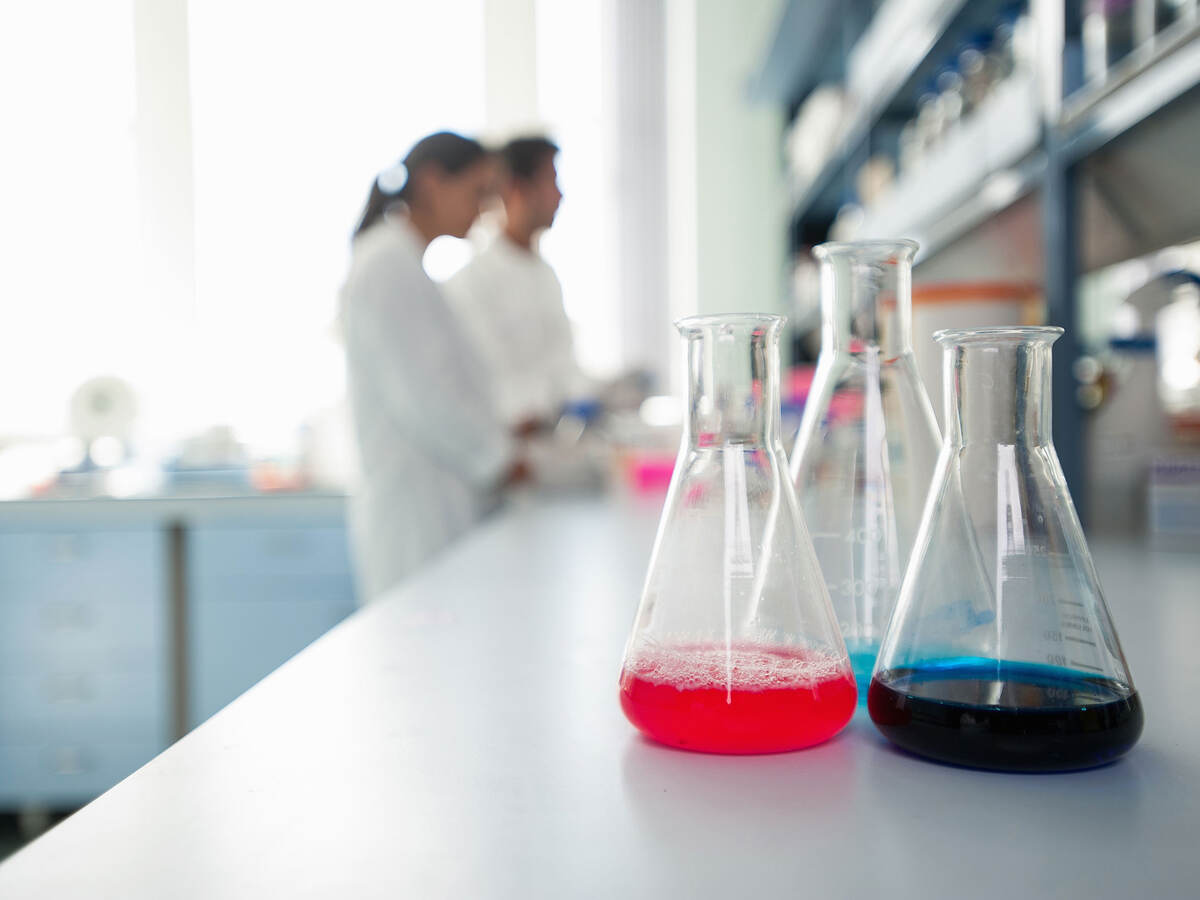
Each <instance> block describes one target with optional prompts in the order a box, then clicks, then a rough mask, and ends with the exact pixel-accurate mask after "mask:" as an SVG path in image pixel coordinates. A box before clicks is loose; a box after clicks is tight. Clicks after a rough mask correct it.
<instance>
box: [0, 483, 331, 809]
mask: <svg viewBox="0 0 1200 900" xmlns="http://www.w3.org/2000/svg"><path fill="white" fill-rule="evenodd" d="M344 502H345V501H344V498H342V497H340V496H337V495H278V496H262V495H260V496H242V497H203V498H152V499H129V500H115V499H89V500H38V501H28V502H26V501H17V502H6V503H2V504H0V809H18V808H20V809H27V808H70V807H74V806H79V805H82V804H83V803H86V802H87V801H89V800H91V799H92V798H94V797H96V796H97V795H99V794H100V793H102V792H103V791H105V790H107V789H108V788H109V787H111V786H112V785H114V784H116V783H117V782H118V781H120V780H121V779H122V778H124V777H125V776H126V775H128V774H129V773H130V772H132V771H134V770H135V769H137V768H138V767H139V766H141V765H142V764H144V763H145V762H146V761H147V760H149V759H151V758H153V757H154V756H155V754H157V753H159V752H160V751H161V750H163V749H164V748H165V747H167V746H168V745H169V744H170V743H171V742H172V741H173V740H175V739H176V738H178V737H180V736H181V735H182V734H183V733H184V732H185V731H187V730H188V729H190V728H191V727H194V726H195V725H197V724H199V723H200V722H202V721H204V719H206V718H208V717H209V716H210V715H212V714H213V713H214V712H216V711H217V710H218V709H220V708H221V707H222V706H224V705H225V704H226V703H228V702H229V701H230V700H232V699H234V698H235V697H236V696H238V695H239V694H240V693H242V692H243V691H244V690H246V688H248V687H250V686H251V685H252V684H254V683H255V682H256V681H258V680H259V679H260V678H262V677H263V676H264V675H266V674H267V673H269V672H270V671H271V670H273V669H275V668H276V667H278V666H279V665H280V664H281V663H283V662H284V661H285V660H286V659H287V658H288V657H290V656H291V655H293V654H294V653H295V652H296V651H298V650H300V649H301V648H302V647H304V646H305V645H307V644H308V643H309V642H311V641H312V640H313V639H314V638H316V637H317V636H319V635H320V634H322V633H324V632H325V631H327V630H328V629H329V628H331V627H332V626H333V625H335V624H336V623H337V622H339V621H340V620H341V619H343V618H345V616H347V615H348V614H349V613H350V612H351V611H352V610H353V609H354V606H355V602H354V592H353V582H352V575H351V569H350V561H349V557H348V550H347V538H346V532H345V525H344V522H343V518H344V516H343V507H344Z"/></svg>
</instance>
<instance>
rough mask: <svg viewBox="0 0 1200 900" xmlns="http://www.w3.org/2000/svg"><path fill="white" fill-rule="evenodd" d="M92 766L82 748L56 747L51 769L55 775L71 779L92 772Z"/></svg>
mask: <svg viewBox="0 0 1200 900" xmlns="http://www.w3.org/2000/svg"><path fill="white" fill-rule="evenodd" d="M91 768H92V765H91V763H90V761H89V760H88V758H87V754H86V753H84V751H83V748H82V747H56V748H55V749H54V757H53V759H52V761H51V764H50V769H51V771H52V772H53V773H54V774H55V775H62V776H64V777H69V776H72V775H82V774H84V773H85V772H86V771H88V770H90V769H91Z"/></svg>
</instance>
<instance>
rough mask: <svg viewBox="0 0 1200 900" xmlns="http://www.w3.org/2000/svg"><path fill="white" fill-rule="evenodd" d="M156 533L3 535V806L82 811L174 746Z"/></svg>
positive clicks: (161, 554) (146, 528)
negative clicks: (161, 752)
mask: <svg viewBox="0 0 1200 900" xmlns="http://www.w3.org/2000/svg"><path fill="white" fill-rule="evenodd" d="M167 584H168V580H167V552H166V540H165V537H164V533H163V531H162V529H161V528H159V527H157V526H156V525H154V524H146V525H143V526H139V527H133V528H123V529H106V530H96V529H91V528H87V529H84V528H75V529H66V528H61V529H60V528H48V527H40V528H39V529H38V530H0V807H4V808H11V807H16V806H29V805H43V806H61V807H67V806H74V805H79V804H82V803H85V802H87V801H88V800H90V799H92V798H93V797H95V796H96V795H97V794H100V793H102V792H103V791H105V790H107V789H108V788H109V787H111V786H112V785H113V784H115V783H116V782H117V781H119V780H121V779H122V778H124V777H125V776H126V775H128V774H130V773H131V772H133V771H134V770H135V769H137V768H138V767H139V766H141V765H142V764H143V763H145V762H147V761H148V760H149V759H151V758H152V757H153V756H154V755H155V754H156V753H158V752H159V751H161V750H162V749H164V748H165V747H166V746H167V744H168V743H169V742H170V664H169V623H168V617H167V608H168V607H167Z"/></svg>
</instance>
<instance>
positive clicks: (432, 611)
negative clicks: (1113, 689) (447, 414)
mask: <svg viewBox="0 0 1200 900" xmlns="http://www.w3.org/2000/svg"><path fill="white" fill-rule="evenodd" d="M657 516H658V509H657V504H645V505H638V504H634V503H633V502H632V501H630V500H621V499H612V498H610V499H603V500H602V499H589V500H562V501H557V502H547V501H536V502H530V503H527V504H523V505H518V506H516V507H514V508H511V509H509V510H508V511H506V512H505V513H503V514H502V515H501V516H499V517H497V518H495V519H493V520H491V521H489V522H487V523H485V524H484V525H482V526H481V527H480V528H479V529H477V530H476V531H475V532H473V533H472V534H471V535H469V536H468V537H467V538H466V539H464V540H463V541H462V542H461V543H460V544H459V545H457V546H456V547H455V548H453V549H452V550H451V551H449V552H448V553H446V554H445V555H444V556H442V557H441V558H439V559H438V560H437V561H435V562H434V563H433V564H431V565H430V566H428V567H426V568H425V569H423V570H422V571H421V572H419V573H417V574H416V575H415V576H414V577H413V578H412V579H411V580H409V581H407V582H406V583H405V584H404V585H403V586H401V587H400V588H399V589H397V590H395V591H394V592H392V593H391V594H390V595H389V596H388V597H386V598H384V599H383V600H381V601H380V602H379V603H376V604H372V605H371V606H369V607H367V608H365V609H363V610H361V611H359V612H357V613H355V614H354V615H353V616H352V617H350V618H349V619H348V620H347V621H346V622H344V623H343V624H342V625H340V626H339V627H338V628H336V629H334V630H333V631H332V632H330V633H329V634H327V635H326V636H325V637H323V638H321V639H320V640H318V641H316V642H315V643H314V644H312V645H311V646H310V647H309V648H308V649H306V650H305V651H303V652H302V653H300V654H299V655H298V656H296V657H295V658H294V659H292V660H291V661H290V662H288V663H287V664H286V665H284V666H283V667H282V668H280V669H279V670H278V671H276V672H275V673H273V674H272V675H271V676H270V677H268V678H266V679H265V680H263V681H262V682H260V683H259V684H258V685H257V686H256V687H254V688H253V689H251V690H250V691H249V692H248V693H246V694H245V695H244V696H242V697H241V698H239V699H238V700H236V701H235V702H234V703H232V704H231V705H229V706H228V707H226V708H225V709H224V710H222V711H221V712H219V713H218V714H216V715H215V716H213V717H212V718H211V719H210V720H209V721H207V722H206V723H204V724H203V725H201V726H200V727H199V728H197V729H196V730H195V731H194V732H192V733H191V734H189V735H188V736H187V737H185V738H184V739H183V740H182V741H180V742H179V743H178V744H176V745H175V746H174V747H172V748H171V749H169V750H168V751H166V752H165V753H163V754H161V755H160V756H159V757H158V758H157V759H155V760H154V761H153V762H151V763H150V764H149V765H147V766H146V767H145V768H143V769H142V770H141V771H139V772H137V773H136V774H134V775H133V776H132V777H130V778H129V779H127V780H126V781H125V782H123V783H122V784H120V785H118V786H117V787H116V788H114V789H113V790H112V791H110V792H109V793H107V794H106V795H105V796H103V797H101V798H100V799H98V800H96V801H95V802H94V803H92V804H90V805H89V806H87V807H85V808H84V809H83V810H81V811H80V812H78V813H77V814H76V815H74V816H73V817H71V818H70V819H68V820H67V821H65V822H64V823H62V824H61V825H59V826H58V827H56V828H55V829H53V830H52V831H50V832H49V833H48V834H46V835H45V836H43V837H42V838H40V839H39V840H37V841H35V842H34V843H33V844H31V845H30V846H29V847H27V848H26V849H24V850H22V851H20V852H19V853H17V854H16V855H15V856H14V857H12V858H11V859H10V860H9V861H7V862H5V863H4V864H3V865H0V895H3V896H21V897H29V898H40V897H47V898H49V897H55V898H57V897H64V896H94V897H121V898H127V900H137V898H142V897H145V898H158V897H168V896H169V897H176V898H190V897H197V898H198V897H223V898H241V897H247V898H249V897H262V896H267V895H279V896H289V897H298V896H306V897H356V898H372V897H396V896H406V897H423V898H434V897H471V898H475V897H628V898H639V897H647V898H650V897H653V898H659V897H670V896H686V897H720V898H726V897H745V896H769V897H774V896H796V895H798V894H799V895H804V896H813V897H881V896H886V897H889V898H894V900H902V898H910V897H911V898H920V900H927V898H929V897H943V896H970V897H974V898H992V897H995V898H1004V900H1009V898H1011V897H1015V896H1038V897H1047V896H1057V897H1067V896H1071V897H1085V896H1086V897H1095V898H1108V897H1113V898H1116V897H1122V898H1124V897H1129V896H1142V897H1185V896H1186V897H1194V896H1196V895H1197V891H1198V890H1200V865H1198V863H1197V854H1196V848H1195V834H1194V831H1195V829H1194V826H1195V823H1196V814H1197V809H1200V751H1198V750H1197V747H1200V717H1197V716H1196V715H1195V712H1194V701H1195V697H1196V696H1197V695H1198V694H1200V662H1198V660H1197V656H1196V653H1195V647H1194V645H1193V638H1194V636H1195V635H1196V634H1197V633H1198V632H1200V602H1198V595H1197V587H1196V586H1197V584H1198V583H1200V553H1196V552H1193V553H1166V552H1159V551H1155V550H1153V549H1151V548H1149V547H1147V546H1146V545H1144V544H1142V543H1140V542H1135V541H1130V540H1108V539H1104V540H1100V539H1097V540H1095V541H1094V542H1093V551H1094V554H1095V558H1096V563H1097V566H1098V569H1099V573H1100V577H1101V581H1102V583H1103V586H1104V588H1105V593H1106V597H1107V600H1108V604H1109V606H1110V608H1111V610H1112V613H1113V616H1114V619H1115V621H1116V625H1117V628H1118V629H1119V631H1120V635H1121V638H1122V641H1123V644H1124V647H1125V651H1126V654H1127V656H1128V659H1129V663H1130V667H1131V669H1132V672H1133V678H1134V680H1135V682H1136V684H1137V686H1138V689H1139V693H1140V695H1141V696H1142V698H1143V700H1144V703H1145V708H1146V729H1145V732H1144V734H1143V737H1142V739H1141V742H1140V743H1139V744H1138V745H1137V746H1135V747H1134V748H1133V750H1132V751H1131V752H1130V753H1129V754H1128V755H1127V756H1126V757H1124V758H1123V759H1121V760H1120V761H1118V762H1116V763H1114V764H1111V765H1109V766H1106V767H1103V768H1099V769H1093V770H1090V771H1084V772H1075V773H1070V774H1060V775H1014V774H1004V773H995V772H980V771H971V770H967V769H960V768H955V767H951V766H944V765H937V764H933V763H930V762H926V761H923V760H920V759H917V758H915V757H911V756H907V755H905V754H904V753H902V752H900V751H898V750H896V749H893V748H892V747H891V745H889V744H888V743H887V742H886V741H885V740H884V739H883V738H882V737H881V736H880V735H879V734H878V733H877V732H876V731H875V729H874V727H873V726H872V725H871V723H870V721H869V720H868V719H867V718H866V717H865V715H864V714H863V713H862V712H861V711H860V712H859V713H858V714H856V716H855V718H854V719H853V720H852V722H851V723H850V725H849V726H848V727H847V729H846V730H845V731H844V732H842V733H841V734H840V735H838V736H837V737H835V738H834V739H833V740H831V741H829V742H828V743H826V744H823V745H821V746H818V747H815V748H812V749H809V750H804V751H800V752H798V753H784V754H777V755H770V756H760V757H722V756H708V755H703V754H695V753H687V752H682V751H676V750H671V749H668V748H665V747H660V746H657V745H654V744H651V743H649V742H648V741H646V740H644V739H642V738H640V737H638V735H637V734H636V732H634V730H633V728H632V727H631V726H630V725H629V724H628V722H626V721H625V719H624V717H623V716H622V714H621V710H620V708H619V706H618V702H617V671H618V668H619V665H620V660H621V653H622V646H623V644H624V642H625V639H626V637H627V636H628V633H629V628H630V625H631V623H632V621H633V616H634V611H635V609H636V606H637V600H638V595H639V592H640V586H641V582H642V578H643V576H644V574H645V567H646V563H647V558H648V556H649V552H650V546H651V543H652V540H653V535H654V528H655V522H656V520H657Z"/></svg>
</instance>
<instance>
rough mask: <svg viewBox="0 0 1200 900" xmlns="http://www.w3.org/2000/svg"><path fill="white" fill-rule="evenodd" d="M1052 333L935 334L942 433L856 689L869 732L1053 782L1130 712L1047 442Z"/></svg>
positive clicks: (1127, 685)
mask: <svg viewBox="0 0 1200 900" xmlns="http://www.w3.org/2000/svg"><path fill="white" fill-rule="evenodd" d="M1061 333H1062V329H1059V328H990V329H975V330H971V331H943V332H939V333H938V334H937V335H935V337H936V338H937V340H938V341H939V342H940V343H942V345H943V346H944V348H945V361H944V378H945V387H946V398H947V399H946V422H947V432H946V437H945V441H944V443H943V446H942V452H941V455H940V456H939V459H938V464H937V470H936V473H935V476H934V482H933V486H932V488H931V490H930V493H929V498H928V501H927V503H926V506H925V510H924V513H923V516H922V520H921V526H920V530H919V533H918V536H917V541H916V546H915V547H914V549H913V554H912V558H911V560H910V562H909V566H908V569H907V571H906V573H905V577H904V582H903V585H902V587H901V591H900V596H899V599H898V601H897V606H896V610H895V613H894V615H893V617H892V620H891V622H890V624H889V626H888V629H887V632H886V635H885V638H884V641H883V645H882V648H881V650H880V653H879V660H878V664H877V667H876V670H875V673H874V677H873V679H872V681H871V686H870V690H869V694H868V707H869V710H870V714H871V718H872V720H873V721H874V722H875V724H876V726H877V727H878V728H879V730H880V731H882V732H883V734H884V735H886V736H887V737H888V738H889V739H891V740H892V741H893V742H895V743H896V744H898V745H899V746H901V747H903V748H905V749H907V750H910V751H912V752H915V753H918V754H921V755H924V756H928V757H931V758H934V759H938V760H941V761H945V762H951V763H956V764H959V765H966V766H975V767H980V768H993V769H1002V770H1010V771H1060V770H1070V769H1079V768H1087V767H1090V766H1095V765H1100V764H1103V763H1105V762H1109V761H1110V760H1113V759H1115V758H1117V757H1118V756H1120V755H1121V754H1123V753H1125V752H1126V751H1127V750H1128V749H1129V748H1130V747H1131V746H1133V744H1134V743H1135V742H1136V741H1137V739H1138V736H1139V735H1140V733H1141V729H1142V708H1141V702H1140V699H1139V698H1138V695H1137V692H1136V691H1135V689H1134V686H1133V680H1132V678H1131V677H1130V674H1129V668H1128V666H1127V665H1126V662H1125V658H1124V655H1123V654H1122V652H1121V646H1120V642H1119V641H1118V639H1117V633H1116V630H1115V628H1114V627H1113V623H1112V619H1111V617H1110V615H1109V611H1108V608H1107V606H1106V605H1105V603H1104V598H1103V595H1102V593H1101V589H1100V583H1099V579H1098V578H1097V575H1096V570H1095V567H1094V565H1093V563H1092V558H1091V555H1090V553H1089V551H1088V547H1087V543H1086V541H1085V539H1084V535H1083V530H1082V528H1081V527H1080V524H1079V519H1078V517H1077V516H1076V513H1075V508H1074V505H1073V503H1072V502H1071V497H1070V494H1069V492H1068V490H1067V485H1066V481H1065V479H1064V478H1063V474H1062V469H1061V467H1060V466H1059V461H1058V457H1057V455H1056V453H1055V450H1054V444H1053V441H1052V440H1051V436H1050V345H1051V344H1052V343H1053V342H1054V340H1055V339H1057V337H1058V336H1059V335H1060V334H1061Z"/></svg>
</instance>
